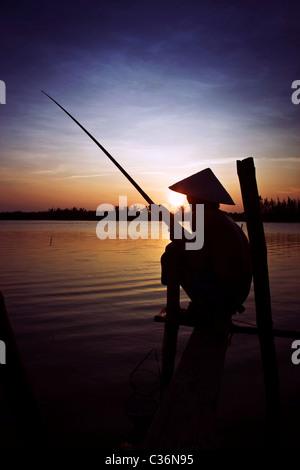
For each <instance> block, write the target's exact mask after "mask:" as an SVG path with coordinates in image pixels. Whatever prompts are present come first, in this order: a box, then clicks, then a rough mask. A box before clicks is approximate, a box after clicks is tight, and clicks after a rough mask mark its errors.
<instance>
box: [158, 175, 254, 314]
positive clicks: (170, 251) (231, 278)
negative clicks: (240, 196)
mask: <svg viewBox="0 0 300 470" xmlns="http://www.w3.org/2000/svg"><path fill="white" fill-rule="evenodd" d="M169 189H171V190H173V191H176V192H179V193H182V194H185V195H186V196H187V200H188V202H189V204H191V205H192V212H193V215H194V214H195V208H196V206H195V205H196V204H204V245H203V247H202V248H201V249H200V250H197V251H195V250H182V247H181V249H180V248H179V244H180V242H179V243H178V241H172V242H171V243H170V244H169V245H167V247H166V250H165V253H164V254H163V255H162V258H161V263H162V283H163V284H164V285H166V284H167V273H168V269H172V270H174V266H175V269H177V270H178V278H179V283H180V285H181V286H182V287H183V288H184V290H185V291H186V293H187V294H188V296H189V297H190V299H191V302H190V304H189V307H188V309H187V311H186V312H185V318H186V319H189V318H190V319H191V321H192V322H194V323H195V322H197V319H198V318H199V316H200V315H201V316H202V315H205V316H207V315H209V316H211V315H212V314H221V315H222V314H229V315H232V314H234V313H236V312H237V311H238V312H242V311H243V310H244V307H243V305H242V304H243V302H244V301H245V300H246V298H247V296H248V294H249V290H250V286H251V279H252V272H251V258H250V246H249V242H248V239H247V237H246V235H245V234H244V233H243V231H242V230H241V228H240V227H239V226H238V225H237V224H236V223H235V222H234V221H233V220H232V219H231V217H230V216H228V215H227V214H226V213H224V212H223V211H221V210H220V209H219V205H220V203H223V204H228V205H234V204H235V203H234V202H233V200H232V199H231V197H230V195H229V194H228V192H227V191H226V190H225V188H224V187H223V186H222V184H221V183H220V181H219V180H218V179H217V178H216V176H215V175H214V173H213V172H212V171H211V169H210V168H207V169H205V170H203V171H200V172H199V173H196V174H195V175H192V176H190V177H188V178H185V179H183V180H182V181H179V182H178V183H175V184H174V185H172V186H170V187H169ZM181 245H182V246H183V243H181Z"/></svg>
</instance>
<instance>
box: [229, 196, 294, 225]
mask: <svg viewBox="0 0 300 470" xmlns="http://www.w3.org/2000/svg"><path fill="white" fill-rule="evenodd" d="M260 209H261V214H262V219H263V221H264V222H300V199H291V198H290V197H288V198H287V199H283V200H282V201H281V200H280V199H279V198H277V199H276V200H275V199H273V198H271V199H268V198H264V199H263V198H262V197H261V196H260ZM230 215H231V216H232V217H233V219H234V220H240V221H245V220H246V218H245V213H244V212H242V213H237V212H234V213H230Z"/></svg>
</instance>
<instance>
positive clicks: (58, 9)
mask: <svg viewBox="0 0 300 470" xmlns="http://www.w3.org/2000/svg"><path fill="white" fill-rule="evenodd" d="M299 18H300V3H299V0H297V1H296V0H295V1H294V0H291V1H290V2H288V3H286V2H266V1H259V2H256V1H254V2H253V1H251V2H246V1H241V2H237V1H228V2H226V1H225V2H224V1H201V0H198V1H190V0H184V1H182V0H181V1H179V0H172V1H171V0H167V1H164V0H160V1H156V0H144V1H141V0H139V1H137V0H134V1H131V0H123V1H121V0H118V1H117V0H105V1H104V0H97V1H89V0H87V1H85V2H83V1H73V2H64V1H60V2H59V1H57V0H53V1H51V2H40V1H39V2H35V1H28V2H14V1H10V2H7V1H5V2H3V3H2V5H1V17H0V27H1V41H2V48H1V53H0V59H1V62H0V64H1V67H0V80H3V81H4V82H5V84H6V104H3V105H2V104H1V105H0V126H1V134H0V146H1V147H0V165H1V173H0V181H1V185H0V188H1V189H0V193H1V200H0V210H1V211H4V210H19V209H20V210H26V211H29V210H45V209H48V208H51V207H54V208H56V207H61V208H65V207H69V208H71V207H73V206H76V207H84V208H86V209H90V210H96V208H97V206H98V205H99V204H101V203H112V204H118V198H119V195H121V196H127V197H128V203H129V204H133V203H139V202H142V203H143V202H144V200H143V199H142V197H141V196H140V195H139V194H138V193H137V191H136V190H135V189H134V188H133V187H132V186H131V184H130V183H129V182H128V181H127V180H126V179H125V177H124V176H123V175H122V174H121V173H120V172H119V170H118V169H117V168H116V167H115V166H114V165H113V164H112V163H111V162H110V161H109V159H108V158H107V157H106V156H105V155H104V154H103V153H102V152H101V151H100V150H99V149H98V148H97V147H96V145H95V144H94V143H93V142H92V141H91V140H90V139H89V138H88V137H87V136H86V135H85V134H84V133H83V132H82V130H80V129H79V127H77V126H76V124H74V122H72V121H71V120H70V119H69V118H68V117H67V116H66V115H65V114H64V113H63V112H62V111H61V110H60V109H59V108H58V107H57V106H56V105H55V104H54V103H53V102H51V101H50V100H49V99H48V98H47V97H46V96H45V95H43V94H42V93H41V90H44V91H45V92H46V93H49V94H50V95H51V96H53V98H54V99H56V100H57V101H58V102H59V103H60V104H61V105H62V106H64V107H65V108H66V109H67V110H68V111H69V112H70V113H71V114H72V115H73V116H74V117H75V118H76V119H78V120H79V121H80V122H81V123H82V125H83V126H85V127H86V128H87V130H88V131H89V132H91V133H92V134H93V135H94V136H95V138H96V139H98V140H99V142H100V143H101V144H102V145H103V146H104V147H105V148H107V150H108V151H109V152H110V153H111V154H112V155H113V156H114V157H115V158H116V159H117V160H118V161H119V163H120V164H121V165H122V166H124V168H125V169H126V170H127V171H128V173H129V174H130V175H131V176H132V177H133V178H134V179H135V180H136V181H137V182H138V183H139V184H140V185H141V186H142V188H143V189H144V190H145V191H146V192H147V193H148V194H149V196H150V197H151V198H152V199H153V200H154V201H155V202H157V203H164V202H168V189H167V188H168V186H170V185H171V184H173V183H175V182H176V181H178V180H180V179H182V178H185V177H187V176H189V175H191V174H193V173H196V172H198V171H200V170H202V169H204V168H207V167H210V168H211V169H212V170H213V171H214V173H215V175H216V176H217V177H218V178H219V179H220V181H221V182H222V184H223V185H224V186H225V188H226V189H227V191H228V192H229V193H230V195H231V196H232V198H233V199H234V201H235V202H236V208H233V207H232V206H224V209H225V210H230V211H231V210H241V197H240V188H239V182H238V177H237V173H236V160H240V159H243V158H246V157H249V156H252V157H253V158H254V160H255V166H256V172H257V181H258V187H259V192H260V194H261V195H262V196H263V197H269V198H270V197H274V198H276V197H279V198H281V199H283V198H286V197H288V196H290V197H297V198H299V197H300V181H299V176H300V171H299V158H300V155H299V149H300V136H299V134H300V133H299V130H300V126H299V125H300V105H294V104H293V103H292V101H291V95H292V91H293V90H292V89H291V85H292V82H293V81H294V80H300V62H299V51H300V19H299Z"/></svg>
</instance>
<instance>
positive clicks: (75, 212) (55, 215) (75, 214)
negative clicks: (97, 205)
mask: <svg viewBox="0 0 300 470" xmlns="http://www.w3.org/2000/svg"><path fill="white" fill-rule="evenodd" d="M114 210H115V213H116V219H117V220H118V218H119V215H120V209H119V207H118V206H115V208H114ZM127 210H128V208H126V207H125V208H122V209H121V211H124V212H125V211H127ZM107 213H108V212H107V211H106V212H104V215H103V216H98V215H96V211H95V210H93V211H92V210H87V209H84V208H83V207H80V208H77V207H73V208H72V209H60V208H59V207H58V208H57V209H54V208H51V209H48V210H47V211H37V212H23V211H12V212H0V220H101V218H103V217H105V216H106V215H107ZM139 214H140V211H139V210H138V207H137V206H136V215H134V216H128V217H127V218H128V220H133V219H135V218H136V217H137V216H138V215H139Z"/></svg>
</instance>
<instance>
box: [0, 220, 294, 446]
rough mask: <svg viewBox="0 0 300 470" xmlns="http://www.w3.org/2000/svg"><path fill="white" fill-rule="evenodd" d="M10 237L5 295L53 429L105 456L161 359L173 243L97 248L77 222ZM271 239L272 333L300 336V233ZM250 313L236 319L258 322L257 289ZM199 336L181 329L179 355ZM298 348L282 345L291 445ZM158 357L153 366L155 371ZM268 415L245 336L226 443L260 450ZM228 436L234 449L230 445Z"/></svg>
mask: <svg viewBox="0 0 300 470" xmlns="http://www.w3.org/2000/svg"><path fill="white" fill-rule="evenodd" d="M244 225H245V224H244ZM0 233H1V246H0V256H1V271H0V279H1V283H0V289H1V291H2V293H3V294H4V296H5V300H6V305H7V309H8V312H9V316H10V319H11V322H12V326H13V329H14V331H15V334H16V338H17V341H18V344H19V345H20V348H21V352H22V355H23V358H24V361H25V364H26V367H27V368H28V372H29V374H30V377H31V379H32V382H33V384H34V387H35V389H36V391H37V394H38V397H39V400H40V403H41V406H42V408H43V410H44V413H45V415H46V416H47V419H48V421H49V422H50V424H51V426H52V428H53V432H55V433H56V434H57V436H58V439H59V440H61V441H62V442H63V445H64V446H65V447H70V448H72V447H75V446H77V447H78V446H80V445H81V446H82V447H86V446H90V447H93V448H96V447H98V446H99V448H101V447H104V448H105V446H106V445H108V444H107V443H108V442H110V440H113V439H114V438H116V436H117V439H118V438H119V439H122V435H123V433H124V435H126V433H127V432H128V430H130V429H131V427H132V423H131V421H130V420H129V418H128V417H127V416H126V413H125V412H124V406H125V404H126V400H127V398H128V397H130V395H131V393H132V389H131V387H130V384H129V375H130V373H131V371H132V370H133V369H134V368H135V367H136V366H137V364H138V363H139V362H140V361H141V360H142V359H143V358H144V357H145V355H146V354H147V353H148V352H149V351H151V350H152V349H153V348H155V349H156V350H157V352H158V355H159V356H160V348H161V341H162V335H163V327H162V325H161V324H157V323H154V322H153V316H154V315H155V314H156V313H157V312H158V311H159V310H160V309H161V307H162V306H163V305H164V303H165V288H164V287H163V286H162V285H161V283H160V256H161V254H162V253H163V251H164V247H165V246H166V244H167V243H168V240H167V239H166V238H164V239H163V238H160V239H159V240H146V239H143V240H142V239H138V240H130V239H128V240H99V239H98V238H97V236H96V222H77V221H76V222H71V221H70V222H50V221H2V222H1V224H0ZM265 234H266V241H267V246H268V260H269V276H270V287H271V298H272V311H273V320H274V327H276V328H283V329H295V330H298V331H300V314H299V300H300V289H299V254H300V224H271V223H270V224H265ZM166 236H167V234H166V233H165V237H166ZM186 302H187V299H186V298H185V297H183V303H186ZM245 307H246V312H245V313H244V314H243V315H241V316H239V317H238V320H241V321H245V322H250V323H255V307H254V298H253V292H252V291H251V293H250V295H249V298H248V299H247V301H246V303H245ZM190 333H191V329H189V328H182V329H181V330H180V334H179V347H178V350H179V355H180V352H181V351H182V349H183V348H184V345H185V344H186V341H187V339H188V337H189V335H190ZM291 343H292V340H289V339H277V340H276V348H277V353H278V364H279V372H280V380H281V395H282V403H283V408H284V410H283V411H284V412H283V428H284V443H285V445H286V446H287V447H292V446H293V443H294V442H295V443H296V441H297V438H299V437H300V433H299V431H298V428H297V425H298V422H299V417H300V413H299V408H300V397H299V393H300V365H299V366H295V365H293V364H292V363H291V352H292V350H291ZM151 357H152V356H150V359H149V360H148V362H147V364H148V365H147V367H149V368H153V369H155V370H157V364H156V362H155V358H154V356H153V359H151ZM263 413H264V388H263V378H262V373H261V369H260V353H259V345H258V342H257V339H256V338H255V337H252V336H251V337H250V336H246V335H236V336H235V337H234V338H233V342H232V346H231V347H230V348H229V350H228V354H227V358H226V364H225V371H224V380H223V388H222V392H221V397H220V409H219V417H220V418H219V423H218V425H217V437H216V439H217V446H219V448H222V447H226V448H228V446H229V447H230V446H232V447H235V444H236V443H238V442H239V441H241V443H243V444H244V445H245V446H246V447H245V448H256V447H257V448H259V446H260V442H261V435H262V434H263V431H262V430H261V417H262V416H263ZM241 422H242V424H241V425H242V426H243V427H242V429H243V432H242V433H241V432H240V430H241V428H240V427H239V426H238V424H239V423H241ZM252 427H253V429H254V432H253V429H252ZM224 429H226V430H228V429H229V430H230V431H231V433H232V435H233V437H234V439H235V441H234V443H235V444H234V443H232V441H230V442H226V433H224ZM295 432H296V435H295ZM224 434H225V436H224ZM247 446H248V447H247Z"/></svg>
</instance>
